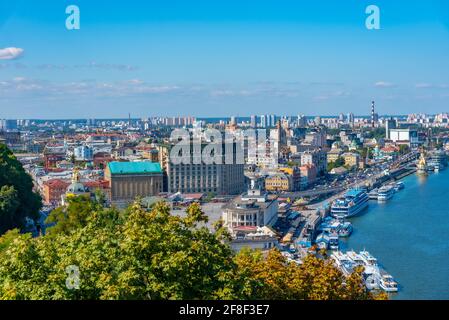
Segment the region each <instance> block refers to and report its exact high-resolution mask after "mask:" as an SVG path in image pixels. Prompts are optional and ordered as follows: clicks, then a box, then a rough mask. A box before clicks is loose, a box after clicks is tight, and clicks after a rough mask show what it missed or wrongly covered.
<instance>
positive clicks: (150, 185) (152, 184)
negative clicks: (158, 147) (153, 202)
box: [105, 161, 163, 202]
mask: <svg viewBox="0 0 449 320" xmlns="http://www.w3.org/2000/svg"><path fill="white" fill-rule="evenodd" d="M105 179H106V180H107V181H109V187H110V190H111V191H110V192H111V201H112V202H130V201H133V200H134V199H135V198H136V197H142V198H144V197H148V196H154V195H158V194H159V193H160V192H162V184H163V180H162V170H161V167H160V164H159V163H154V162H149V161H142V162H110V163H109V164H108V166H107V168H106V170H105Z"/></svg>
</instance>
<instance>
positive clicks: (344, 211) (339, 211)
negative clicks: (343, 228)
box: [331, 188, 369, 219]
mask: <svg viewBox="0 0 449 320" xmlns="http://www.w3.org/2000/svg"><path fill="white" fill-rule="evenodd" d="M368 200H369V197H368V194H367V193H366V192H365V191H364V190H362V189H359V188H355V189H350V190H349V191H348V192H347V193H346V194H345V195H344V196H343V197H342V198H339V199H337V200H335V201H334V202H333V204H332V206H331V215H332V216H334V217H336V218H339V219H344V218H350V217H353V216H356V215H357V214H359V213H360V212H362V211H363V210H365V209H366V208H367V207H368Z"/></svg>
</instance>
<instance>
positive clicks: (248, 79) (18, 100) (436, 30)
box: [0, 0, 449, 118]
mask: <svg viewBox="0 0 449 320" xmlns="http://www.w3.org/2000/svg"><path fill="white" fill-rule="evenodd" d="M70 4H75V5H78V6H79V8H80V10H81V29H80V30H74V31H69V30H67V29H66V28H65V20H66V17H67V15H66V14H65V8H66V6H68V5H70ZM371 4H374V5H377V6H378V7H379V8H380V12H381V30H368V29H366V27H365V19H366V17H367V15H366V14H365V8H366V7H367V6H368V5H371ZM11 47H14V48H19V49H21V50H23V52H21V53H22V54H20V55H19V56H18V58H17V59H11V60H5V59H1V52H2V51H0V118H91V117H126V116H127V114H128V112H131V114H132V115H133V116H135V117H146V116H154V115H167V116H173V115H193V116H230V115H237V116H245V115H250V114H257V115H259V114H265V113H276V114H289V115H295V114H307V115H315V114H322V115H330V114H338V113H340V112H343V113H347V112H353V113H355V114H360V115H363V114H368V113H369V109H370V102H371V100H372V99H374V100H376V102H377V106H378V111H379V113H381V114H406V113H412V112H427V113H437V112H444V111H449V72H448V71H449V59H448V58H447V57H449V1H447V0H415V1H401V0H395V1H391V0H389V1H388V0H383V1H378V0H373V1H364V0H345V1H331V0H327V1H326V0H316V1H302V0H296V1H295V0H276V1H274V0H265V1H264V0H259V1H254V0H246V1H244V0H240V1H236V0H226V1H224V0H214V1H210V0H209V1H204V0H196V1H186V0H185V1H181V0H177V1H173V0H172V1H166V0H165V1H153V0H148V1H141V0H128V1H121V0H118V1H100V0H71V1H57V2H56V1H50V0H48V1H44V0H42V1H39V2H38V1H31V0H28V1H23V0H15V1H6V0H0V50H2V49H4V48H11Z"/></svg>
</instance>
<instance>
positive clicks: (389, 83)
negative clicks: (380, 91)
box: [374, 81, 395, 88]
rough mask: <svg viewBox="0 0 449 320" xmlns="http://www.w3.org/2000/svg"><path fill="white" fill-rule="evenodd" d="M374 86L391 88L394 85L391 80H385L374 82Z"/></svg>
mask: <svg viewBox="0 0 449 320" xmlns="http://www.w3.org/2000/svg"><path fill="white" fill-rule="evenodd" d="M374 86H375V87H378V88H393V87H395V85H394V84H393V83H391V82H386V81H378V82H376V83H375V84H374Z"/></svg>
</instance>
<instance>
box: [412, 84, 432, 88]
mask: <svg viewBox="0 0 449 320" xmlns="http://www.w3.org/2000/svg"><path fill="white" fill-rule="evenodd" d="M415 87H416V88H418V89H427V88H432V87H433V85H432V84H431V83H417V84H416V85H415Z"/></svg>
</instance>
